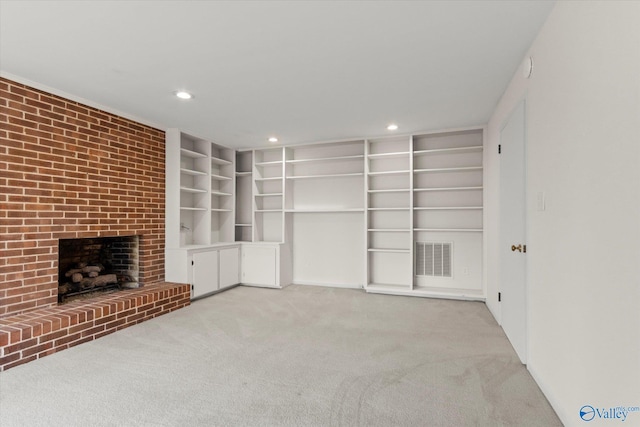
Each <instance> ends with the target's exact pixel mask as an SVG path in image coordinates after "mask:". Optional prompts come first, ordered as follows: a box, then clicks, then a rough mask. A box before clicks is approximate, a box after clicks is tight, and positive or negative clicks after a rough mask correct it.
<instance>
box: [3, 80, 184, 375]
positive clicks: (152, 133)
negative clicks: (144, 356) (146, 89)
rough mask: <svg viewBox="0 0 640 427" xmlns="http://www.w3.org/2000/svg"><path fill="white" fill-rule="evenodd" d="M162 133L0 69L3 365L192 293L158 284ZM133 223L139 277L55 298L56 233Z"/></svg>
mask: <svg viewBox="0 0 640 427" xmlns="http://www.w3.org/2000/svg"><path fill="white" fill-rule="evenodd" d="M164 143H165V142H164V132H163V131H161V130H158V129H154V128H152V127H149V126H145V125H142V124H140V123H137V122H134V121H131V120H128V119H125V118H122V117H119V116H116V115H113V114H110V113H107V112H104V111H101V110H98V109H95V108H92V107H88V106H86V105H83V104H80V103H77V102H74V101H70V100H68V99H65V98H62V97H59V96H55V95H51V94H49V93H46V92H43V91H41V90H37V89H34V88H31V87H28V86H25V85H22V84H18V83H16V82H13V81H11V80H7V79H4V78H0V325H4V326H3V328H5V329H3V331H4V332H2V333H0V346H1V347H2V350H1V351H2V352H1V353H0V365H2V366H3V367H4V368H5V369H6V368H7V367H11V366H14V365H16V364H19V363H23V362H24V361H27V360H32V359H33V358H35V357H39V356H42V355H46V354H49V353H51V352H55V351H59V350H60V349H63V348H66V347H68V346H70V345H75V344H78V343H80V342H84V341H86V340H89V339H93V338H96V337H98V336H101V335H103V334H105V333H108V332H112V331H113V330H117V329H120V328H122V327H125V326H128V325H130V324H133V323H136V322H138V321H140V320H144V319H146V318H149V317H153V316H156V315H158V314H161V313H163V312H167V311H171V310H173V309H175V308H178V307H179V306H182V305H185V304H188V299H187V300H184V295H186V294H188V291H185V290H184V289H183V287H180V286H178V287H175V285H166V284H164V239H165V231H164V227H165V221H164V214H165V183H164V176H165V160H164V148H165V147H164ZM131 235H137V236H139V282H140V284H141V285H142V286H143V288H141V289H137V290H133V291H125V292H123V294H122V295H123V296H122V297H121V296H119V294H118V296H117V297H114V296H109V295H105V296H101V297H98V299H97V300H95V302H91V303H89V302H86V301H83V302H76V303H70V304H65V305H63V306H60V307H58V306H57V300H58V298H57V297H58V295H57V293H58V241H59V239H75V238H94V237H115V236H131ZM167 286H169V288H167ZM168 289H174V290H173V291H168ZM160 290H162V292H160ZM165 290H167V291H168V292H175V294H174V295H172V296H170V295H167V296H166V297H162V296H158V295H157V294H156V292H160V294H162V295H164V294H163V292H165ZM185 292H186V294H185ZM178 296H179V298H178ZM134 297H135V298H134ZM111 298H115V300H112V299H111ZM139 298H140V299H139ZM158 298H160V299H158ZM167 298H168V300H167ZM172 298H178V300H179V301H180V302H179V303H178V302H177V301H178V300H175V301H174V300H172ZM145 299H146V302H145V301H143V300H145ZM126 301H129V302H126ZM149 301H154V304H156V303H157V304H159V306H157V307H156V306H155V305H154V306H153V307H148V304H149ZM174 302H176V305H175V306H173V305H171V304H172V303H174ZM114 304H115V305H114ZM113 307H116V309H114V308H113ZM125 307H128V308H125ZM142 307H144V309H143V308H142ZM114 310H116V311H115V312H114ZM131 310H135V311H131ZM52 316H53V317H52ZM56 319H57V320H56ZM81 319H82V320H81ZM16 322H17V323H16ZM74 322H75V323H74ZM92 322H93V324H92ZM9 324H11V325H13V326H9ZM16 324H19V325H22V326H18V327H17V329H16V328H15V325H16ZM6 328H9V329H6ZM85 328H86V329H85ZM7 333H8V335H7ZM3 340H5V341H6V342H5V341H3ZM7 340H8V341H7ZM23 359H24V360H23Z"/></svg>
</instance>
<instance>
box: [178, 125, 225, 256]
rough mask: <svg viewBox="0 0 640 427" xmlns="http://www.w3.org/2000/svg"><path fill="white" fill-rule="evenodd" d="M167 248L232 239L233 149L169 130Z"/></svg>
mask: <svg viewBox="0 0 640 427" xmlns="http://www.w3.org/2000/svg"><path fill="white" fill-rule="evenodd" d="M166 151H167V156H166V168H167V170H166V180H167V181H166V185H167V190H166V195H167V200H166V202H167V204H166V206H167V211H166V224H167V227H166V235H167V242H166V245H167V247H175V248H179V247H189V246H201V245H210V244H215V243H219V242H232V241H233V225H232V222H233V220H232V218H233V210H234V191H235V188H234V182H233V173H234V160H235V159H234V154H233V153H234V151H233V150H231V149H229V148H226V147H223V146H220V145H217V144H214V143H212V142H211V141H208V140H205V139H202V138H197V137H194V136H191V135H187V134H185V133H182V132H180V131H179V130H178V129H169V130H168V131H167V146H166Z"/></svg>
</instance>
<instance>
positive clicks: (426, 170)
mask: <svg viewBox="0 0 640 427" xmlns="http://www.w3.org/2000/svg"><path fill="white" fill-rule="evenodd" d="M479 170H482V166H465V167H459V168H435V169H416V170H414V171H413V172H414V173H428V172H465V171H479Z"/></svg>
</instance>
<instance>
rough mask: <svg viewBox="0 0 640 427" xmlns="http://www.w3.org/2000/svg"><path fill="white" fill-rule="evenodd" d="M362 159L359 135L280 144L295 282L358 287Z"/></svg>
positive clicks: (360, 281)
mask: <svg viewBox="0 0 640 427" xmlns="http://www.w3.org/2000/svg"><path fill="white" fill-rule="evenodd" d="M364 158H365V154H364V141H363V140H351V141H341V142H328V143H318V144H306V145H297V146H290V147H286V149H285V213H286V222H287V226H288V233H287V234H288V236H289V237H290V240H291V242H292V250H293V253H294V254H295V256H294V258H293V263H294V266H293V271H294V273H295V274H294V280H295V283H302V284H319V285H328V286H346V287H362V286H363V277H362V274H361V272H362V271H363V269H364V264H365V258H364V257H363V256H362V234H361V232H360V230H361V229H362V226H363V225H364V215H365V207H364V204H363V203H364V200H363V197H362V194H363V191H364V179H365V174H364ZM354 266H358V267H356V268H354Z"/></svg>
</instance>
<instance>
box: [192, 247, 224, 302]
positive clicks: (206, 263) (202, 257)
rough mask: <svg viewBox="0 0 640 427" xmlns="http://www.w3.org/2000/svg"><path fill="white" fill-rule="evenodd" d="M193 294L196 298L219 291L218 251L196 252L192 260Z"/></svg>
mask: <svg viewBox="0 0 640 427" xmlns="http://www.w3.org/2000/svg"><path fill="white" fill-rule="evenodd" d="M192 269H193V292H191V297H192V298H196V297H199V296H201V295H204V294H208V293H209V292H213V291H217V290H218V251H217V250H212V251H207V252H195V253H194V254H193V259H192Z"/></svg>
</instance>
